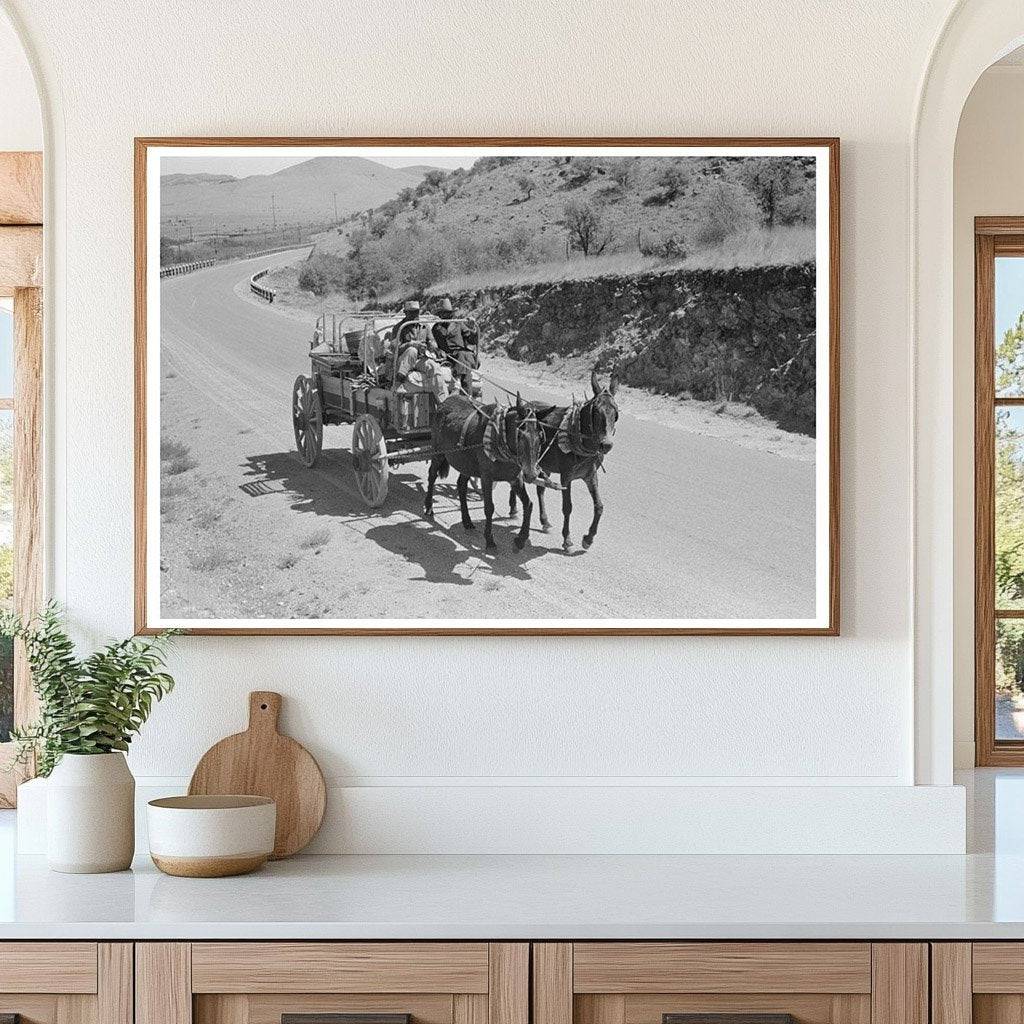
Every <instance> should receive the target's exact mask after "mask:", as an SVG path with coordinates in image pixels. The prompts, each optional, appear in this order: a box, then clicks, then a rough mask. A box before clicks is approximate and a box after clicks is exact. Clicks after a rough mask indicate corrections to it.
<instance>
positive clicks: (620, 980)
mask: <svg viewBox="0 0 1024 1024" xmlns="http://www.w3.org/2000/svg"><path fill="white" fill-rule="evenodd" d="M573 991H574V992H595V993H597V992H622V993H633V992H637V993H639V992H861V993H867V992H870V991H871V945H870V944H869V943H866V942H860V943H841V942H833V943H821V942H808V943H785V942H721V943H719V942H607V943H606V942H578V943H576V944H575V947H574V955H573Z"/></svg>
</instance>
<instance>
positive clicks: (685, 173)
mask: <svg viewBox="0 0 1024 1024" xmlns="http://www.w3.org/2000/svg"><path fill="white" fill-rule="evenodd" d="M692 177H693V175H692V174H691V172H690V169H689V167H687V166H686V165H685V164H680V163H676V162H674V161H673V162H672V163H670V164H669V165H668V166H667V167H664V168H662V170H661V173H660V174H659V175H658V177H657V184H658V187H659V188H660V189H661V200H662V202H664V203H671V202H672V200H673V199H677V198H678V197H679V196H681V195H683V193H685V192H686V189H687V187H688V186H689V184H690V180H691V179H692Z"/></svg>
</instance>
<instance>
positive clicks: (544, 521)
mask: <svg viewBox="0 0 1024 1024" xmlns="http://www.w3.org/2000/svg"><path fill="white" fill-rule="evenodd" d="M590 387H591V389H592V391H593V395H592V396H591V397H590V398H588V399H587V400H586V401H585V402H583V403H581V404H579V405H573V406H564V405H543V404H542V403H540V402H531V403H530V405H531V406H532V408H533V410H534V412H535V413H536V415H537V422H538V423H539V424H540V431H541V435H542V444H543V446H544V449H543V453H542V455H541V460H540V468H541V470H542V472H543V473H544V474H546V475H547V476H549V477H550V476H552V475H553V474H555V473H557V474H558V482H559V484H560V485H561V488H562V550H563V551H571V550H572V548H573V542H572V537H571V535H570V531H569V522H570V520H571V518H572V483H573V481H574V480H582V481H583V482H584V483H585V484H586V485H587V490H588V491H590V497H591V500H592V501H593V503H594V517H593V520H592V521H591V523H590V529H589V530H587V532H586V534H585V535H584V537H583V547H584V548H589V547H590V546H591V545H592V544H593V543H594V539H595V538H596V537H597V527H598V524H599V523H600V522H601V516H602V514H603V513H604V504H603V503H602V501H601V491H600V489H599V487H598V485H597V471H598V470H599V469H600V468H601V466H602V464H603V462H604V457H605V456H606V455H607V454H608V453H609V452H610V451H611V450H612V439H613V438H614V436H615V425H616V423H617V421H618V418H619V406H618V403H617V402H616V401H615V394H616V392H617V391H618V390H619V381H618V377H617V376H616V374H615V373H614V371H613V372H612V375H611V378H610V379H609V381H608V385H607V387H605V386H603V385H602V384H601V382H600V380H599V379H598V376H597V370H596V369H595V370H594V371H593V372H592V373H591V375H590ZM516 496H517V495H516V491H515V489H512V491H511V493H510V495H509V506H508V511H509V515H511V516H514V515H515V514H516ZM537 506H538V512H539V515H540V526H541V529H542V530H544V531H545V532H547V531H548V530H550V529H551V524H550V522H548V516H547V510H546V509H545V508H544V486H543V484H538V486H537ZM523 508H524V510H525V508H526V505H525V504H524V505H523Z"/></svg>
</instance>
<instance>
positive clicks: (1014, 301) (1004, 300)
mask: <svg viewBox="0 0 1024 1024" xmlns="http://www.w3.org/2000/svg"><path fill="white" fill-rule="evenodd" d="M1021 313H1024V258H1021V257H1020V256H1000V257H998V258H997V259H996V337H995V341H996V344H999V342H1000V341H1002V339H1003V335H1004V334H1005V333H1006V332H1007V331H1008V330H1009V329H1010V328H1011V327H1013V325H1014V324H1015V323H1016V322H1017V317H1019V316H1020V315H1021Z"/></svg>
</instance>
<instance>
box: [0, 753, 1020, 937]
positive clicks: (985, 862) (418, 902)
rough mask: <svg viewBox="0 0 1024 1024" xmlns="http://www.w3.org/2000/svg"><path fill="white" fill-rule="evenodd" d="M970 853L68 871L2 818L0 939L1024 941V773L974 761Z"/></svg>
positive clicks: (439, 859) (473, 859)
mask: <svg viewBox="0 0 1024 1024" xmlns="http://www.w3.org/2000/svg"><path fill="white" fill-rule="evenodd" d="M964 781H965V782H966V784H967V785H968V790H969V796H970V799H969V807H970V817H971V829H970V836H971V847H970V849H971V851H972V852H971V853H970V854H968V855H967V856H911V855H907V856H892V857H889V856H789V857H779V856H734V857H728V856H605V857H596V856H376V857H365V856H359V857H356V856H350V857H296V858H293V859H292V860H288V861H281V862H278V863H274V864H268V865H267V866H266V867H265V868H264V869H263V870H262V871H260V872H258V873H256V874H253V875H248V876H245V877H241V878H226V879H181V878H170V877H168V876H166V875H162V874H160V872H159V871H157V870H156V868H154V867H153V865H152V863H151V862H150V861H149V860H148V858H142V857H139V858H137V859H136V864H135V868H134V870H132V871H126V872H121V873H119V874H113V875H59V874H55V873H53V872H51V871H49V870H47V868H46V864H45V860H44V859H43V858H42V857H35V856H31V857H21V858H18V857H16V856H15V853H14V849H15V847H14V828H13V826H14V814H13V813H12V812H0V940H2V939H5V938H6V939H13V938H26V939H33V938H34V939H54V938H62V939H69V938H82V939H340V940H345V939H350V940H358V939H597V938H606V939H616V938H617V939H994V938H1014V939H1024V772H1016V773H1008V772H1005V771H1000V772H975V773H971V774H970V776H969V777H967V778H965V779H964Z"/></svg>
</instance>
